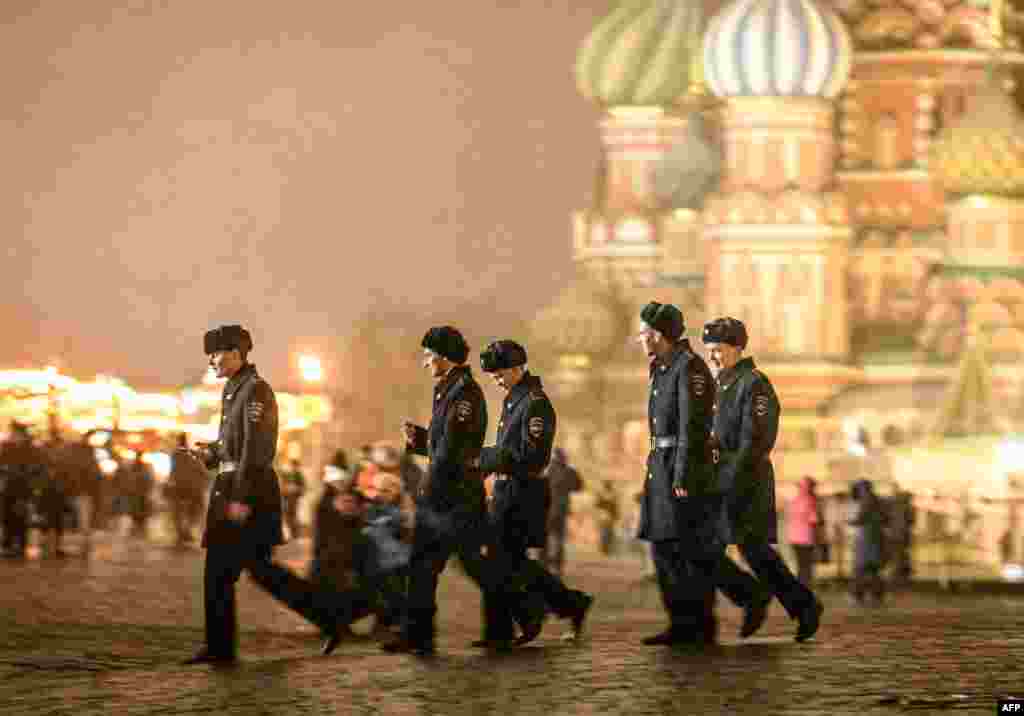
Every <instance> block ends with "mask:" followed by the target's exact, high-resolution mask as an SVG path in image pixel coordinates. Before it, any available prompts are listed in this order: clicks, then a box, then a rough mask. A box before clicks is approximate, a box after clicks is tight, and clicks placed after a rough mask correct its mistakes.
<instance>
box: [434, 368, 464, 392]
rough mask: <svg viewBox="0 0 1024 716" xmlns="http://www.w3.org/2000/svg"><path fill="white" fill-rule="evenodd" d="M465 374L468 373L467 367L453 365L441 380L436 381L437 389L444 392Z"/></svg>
mask: <svg viewBox="0 0 1024 716" xmlns="http://www.w3.org/2000/svg"><path fill="white" fill-rule="evenodd" d="M467 373H469V366H468V365H453V366H452V367H451V368H449V369H448V372H447V373H445V374H444V375H443V376H441V378H440V379H439V380H438V381H437V387H438V389H439V390H444V389H445V388H447V387H448V386H449V385H451V384H452V383H454V382H455V381H456V380H458V379H459V378H460V377H462V376H463V375H465V374H467Z"/></svg>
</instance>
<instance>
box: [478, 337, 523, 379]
mask: <svg viewBox="0 0 1024 716" xmlns="http://www.w3.org/2000/svg"><path fill="white" fill-rule="evenodd" d="M520 365H526V349H525V348H523V347H522V346H521V345H519V344H518V343H516V342H515V341H495V342H494V343H492V344H490V345H489V346H487V348H485V349H484V351H483V352H482V353H481V354H480V368H481V369H482V370H483V371H484V372H485V373H493V372H494V371H496V370H502V369H505V368H515V367H516V366H520Z"/></svg>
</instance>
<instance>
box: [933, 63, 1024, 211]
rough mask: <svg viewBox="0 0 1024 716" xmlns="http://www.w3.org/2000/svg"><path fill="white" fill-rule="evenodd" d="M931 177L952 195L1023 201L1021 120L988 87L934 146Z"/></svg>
mask: <svg viewBox="0 0 1024 716" xmlns="http://www.w3.org/2000/svg"><path fill="white" fill-rule="evenodd" d="M931 158H932V175H933V176H935V177H936V178H937V179H938V180H939V182H940V183H941V184H942V186H943V187H944V188H945V189H946V191H948V192H950V193H952V194H989V195H995V196H1024V121H1022V119H1021V116H1020V114H1019V113H1018V111H1017V107H1016V106H1015V105H1014V102H1013V99H1012V98H1010V97H1009V96H1008V95H1007V94H1006V92H1004V91H1003V90H1002V89H1001V88H1000V87H999V86H998V85H997V84H996V83H995V82H987V83H986V84H985V85H983V86H982V87H981V88H979V90H978V92H977V93H976V94H974V96H973V97H972V98H971V99H970V106H969V107H968V109H967V111H966V112H965V113H964V114H963V116H962V117H960V119H959V120H957V121H956V122H954V123H952V124H951V125H950V126H948V127H946V128H945V129H944V130H943V131H942V132H941V133H940V134H939V137H938V139H937V141H936V142H935V143H934V144H933V145H932V157H931Z"/></svg>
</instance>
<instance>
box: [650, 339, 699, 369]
mask: <svg viewBox="0 0 1024 716" xmlns="http://www.w3.org/2000/svg"><path fill="white" fill-rule="evenodd" d="M688 350H690V339H689V338H683V339H681V340H678V341H676V342H675V343H674V344H672V348H671V349H669V351H668V352H667V353H666V354H665V355H663V356H655V357H654V359H653V360H652V361H651V368H652V370H653V369H654V368H656V367H658V366H665V367H666V368H667V367H668V366H670V365H672V364H673V363H675V362H676V359H678V358H679V356H681V355H682V354H683V353H685V352H687V351H688Z"/></svg>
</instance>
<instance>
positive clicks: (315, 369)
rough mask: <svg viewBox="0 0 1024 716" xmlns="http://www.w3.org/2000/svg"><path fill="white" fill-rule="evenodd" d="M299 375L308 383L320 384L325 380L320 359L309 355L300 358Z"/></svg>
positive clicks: (304, 354)
mask: <svg viewBox="0 0 1024 716" xmlns="http://www.w3.org/2000/svg"><path fill="white" fill-rule="evenodd" d="M299 374H300V375H301V376H302V380H303V381H304V382H306V383H319V382H321V381H322V380H323V379H324V368H323V365H322V364H321V363H320V359H319V358H318V357H317V356H315V355H311V354H309V353H303V354H302V355H300V356H299Z"/></svg>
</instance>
